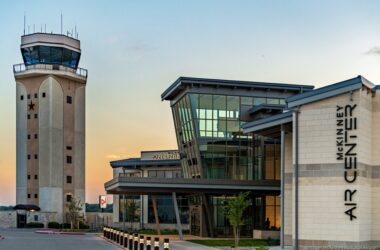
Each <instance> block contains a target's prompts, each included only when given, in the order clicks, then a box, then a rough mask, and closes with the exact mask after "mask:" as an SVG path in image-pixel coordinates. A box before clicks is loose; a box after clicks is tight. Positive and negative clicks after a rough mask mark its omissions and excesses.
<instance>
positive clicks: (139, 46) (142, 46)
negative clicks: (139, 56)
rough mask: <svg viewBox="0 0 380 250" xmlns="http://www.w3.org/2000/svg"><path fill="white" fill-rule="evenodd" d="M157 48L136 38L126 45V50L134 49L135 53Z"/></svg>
mask: <svg viewBox="0 0 380 250" xmlns="http://www.w3.org/2000/svg"><path fill="white" fill-rule="evenodd" d="M157 49H158V48H156V47H154V46H151V45H149V44H148V43H146V42H145V41H143V40H137V41H135V42H133V43H132V44H130V45H129V46H128V50H131V51H134V52H136V53H143V52H149V51H154V50H157Z"/></svg>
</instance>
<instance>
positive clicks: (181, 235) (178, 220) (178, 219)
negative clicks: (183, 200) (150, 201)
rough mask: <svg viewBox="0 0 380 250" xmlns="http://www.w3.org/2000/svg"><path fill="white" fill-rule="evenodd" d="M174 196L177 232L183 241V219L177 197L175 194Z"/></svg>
mask: <svg viewBox="0 0 380 250" xmlns="http://www.w3.org/2000/svg"><path fill="white" fill-rule="evenodd" d="M172 196H173V205H174V212H175V218H176V221H177V231H178V235H179V239H180V240H183V234H182V224H181V218H180V217H179V211H178V203H177V195H176V193H175V192H173V193H172Z"/></svg>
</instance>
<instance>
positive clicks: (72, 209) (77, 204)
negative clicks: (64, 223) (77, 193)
mask: <svg viewBox="0 0 380 250" xmlns="http://www.w3.org/2000/svg"><path fill="white" fill-rule="evenodd" d="M82 207H83V203H82V201H81V200H80V199H77V198H75V197H74V196H73V197H72V198H71V200H70V201H68V202H67V203H66V208H67V210H68V213H67V214H68V216H69V220H70V225H71V229H74V228H75V227H76V228H78V229H79V212H80V211H82Z"/></svg>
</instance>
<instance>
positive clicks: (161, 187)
mask: <svg viewBox="0 0 380 250" xmlns="http://www.w3.org/2000/svg"><path fill="white" fill-rule="evenodd" d="M104 186H105V189H106V191H107V194H140V195H142V194H168V193H172V192H176V193H179V194H181V193H182V194H197V193H207V194H234V193H237V192H241V191H252V192H254V191H260V192H263V191H264V192H265V191H267V192H272V193H273V192H280V181H279V180H278V181H277V180H253V181H247V180H222V179H169V178H149V177H116V178H114V179H112V180H111V181H108V182H106V183H105V184H104Z"/></svg>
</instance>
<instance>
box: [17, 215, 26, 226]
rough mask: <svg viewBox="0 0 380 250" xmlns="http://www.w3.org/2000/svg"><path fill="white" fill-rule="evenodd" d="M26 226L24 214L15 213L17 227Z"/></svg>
mask: <svg viewBox="0 0 380 250" xmlns="http://www.w3.org/2000/svg"><path fill="white" fill-rule="evenodd" d="M24 227H26V214H17V228H24Z"/></svg>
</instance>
